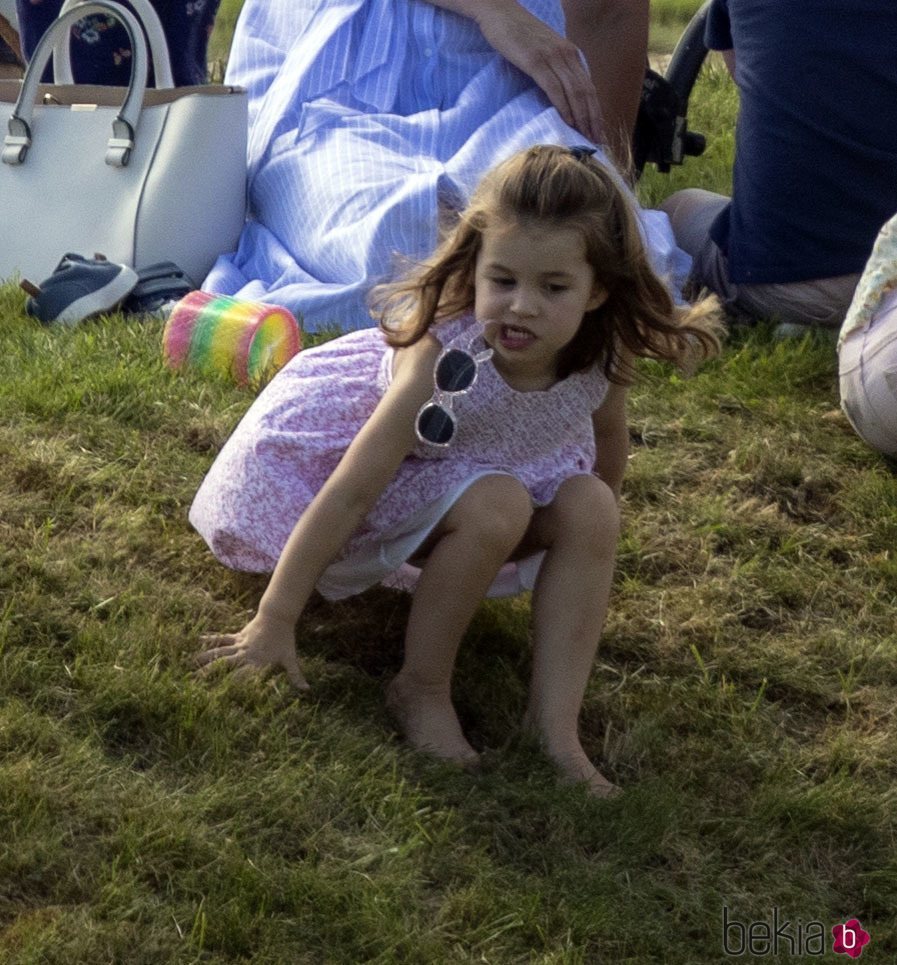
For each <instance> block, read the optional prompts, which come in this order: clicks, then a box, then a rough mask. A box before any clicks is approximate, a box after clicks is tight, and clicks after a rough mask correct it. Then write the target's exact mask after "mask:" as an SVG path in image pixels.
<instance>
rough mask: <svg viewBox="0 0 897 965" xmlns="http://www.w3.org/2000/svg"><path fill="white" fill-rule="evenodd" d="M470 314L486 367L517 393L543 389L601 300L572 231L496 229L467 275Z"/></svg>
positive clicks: (503, 226) (602, 294)
mask: <svg viewBox="0 0 897 965" xmlns="http://www.w3.org/2000/svg"><path fill="white" fill-rule="evenodd" d="M474 284H475V288H476V296H475V301H474V311H475V313H476V317H477V318H478V319H479V320H480V321H481V322H482V323H483V324H484V325H485V327H486V334H485V338H486V341H487V342H488V344H489V345H490V346H491V347H492V349H493V351H494V354H493V357H492V361H493V363H494V365H495V367H496V369H498V371H499V373H500V374H501V375H502V377H503V378H504V379H505V381H506V382H507V383H508V384H509V385H510V386H511V387H512V388H515V389H518V390H520V391H523V392H526V391H536V390H540V389H547V388H550V387H551V386H552V385H554V383H555V382H556V381H557V368H558V364H557V363H558V356H559V354H560V352H561V350H562V349H563V348H564V347H565V346H566V345H567V344H568V343H569V342H570V340H571V339H572V338H573V336H574V335H576V333H577V331H578V330H579V326H580V324H581V323H582V317H583V315H584V314H585V312H587V311H591V310H592V309H594V308H597V307H598V306H599V305H601V304H602V303H603V302H604V300H605V299H606V297H607V293H606V292H605V290H604V289H603V288H602V287H601V286H600V285H599V284H598V283H597V282H596V281H595V273H594V272H593V271H592V267H591V265H589V263H588V262H587V261H586V246H585V240H584V239H583V237H582V235H581V234H580V233H579V232H578V231H576V230H574V229H572V228H548V227H542V226H539V225H526V224H523V225H522V224H498V225H495V226H494V227H491V228H488V229H487V230H485V231H484V232H483V237H482V244H481V246H480V252H479V255H478V256H477V263H476V273H475V275H474Z"/></svg>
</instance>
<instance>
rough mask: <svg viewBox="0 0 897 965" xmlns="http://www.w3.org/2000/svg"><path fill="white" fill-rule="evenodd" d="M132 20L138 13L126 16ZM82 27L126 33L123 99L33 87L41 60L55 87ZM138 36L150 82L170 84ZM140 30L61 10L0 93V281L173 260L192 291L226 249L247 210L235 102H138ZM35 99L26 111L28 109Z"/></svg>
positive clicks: (153, 38)
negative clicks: (79, 263) (71, 267)
mask: <svg viewBox="0 0 897 965" xmlns="http://www.w3.org/2000/svg"><path fill="white" fill-rule="evenodd" d="M138 9H140V4H139V3H138ZM93 14H112V15H114V16H115V17H116V18H117V19H118V20H120V21H121V22H122V24H124V26H125V28H126V29H127V31H128V34H129V38H130V43H131V51H132V65H131V82H130V85H129V87H128V88H121V87H100V86H91V85H84V84H72V83H64V84H58V83H57V84H40V83H39V81H40V77H41V75H42V74H43V72H44V69H45V67H46V65H47V63H48V61H49V59H50V57H51V55H53V53H54V47H55V48H56V49H57V50H59V54H58V55H57V56H58V57H59V59H58V60H57V61H56V64H55V67H56V71H57V76H59V73H60V71H61V73H62V76H65V77H66V78H67V79H68V78H70V76H71V70H70V67H69V58H68V39H69V32H70V30H71V27H72V25H73V24H74V23H76V22H77V21H78V20H80V19H82V18H83V17H85V16H88V15H93ZM156 26H157V25H155V24H151V25H150V29H149V30H148V36H149V38H150V42H151V49H152V56H153V64H154V70H155V73H156V77H157V78H160V83H162V84H164V83H166V82H167V83H169V84H170V83H171V69H170V66H169V58H168V49H167V46H166V45H165V43H164V34H162V33H161V29H154V27H156ZM147 63H148V54H147V46H146V41H145V39H144V34H143V30H142V29H141V26H140V23H139V21H138V20H137V19H136V18H135V17H134V15H133V14H132V13H131V12H130V11H129V10H127V9H126V8H124V7H122V6H120V5H119V4H116V3H114V2H112V0H88V2H86V3H76V4H74V5H71V6H68V5H67V9H65V10H64V11H63V12H62V13H60V16H59V17H58V19H57V20H55V21H54V22H53V24H52V25H51V27H50V28H49V29H48V30H47V32H46V33H45V34H44V36H43V37H42V38H41V40H40V42H39V44H38V46H37V48H36V49H35V51H34V55H33V57H32V58H31V62H30V64H29V65H28V70H27V71H26V74H25V78H24V80H21V81H0V134H2V132H3V129H4V128H5V129H6V130H7V131H8V133H7V134H6V137H5V139H4V141H3V144H2V163H0V279H6V278H9V277H11V276H12V275H14V274H16V273H18V274H21V275H22V276H24V277H28V278H30V279H32V280H37V281H40V280H42V279H43V278H45V277H47V276H48V275H49V274H51V273H52V271H53V269H54V268H55V267H56V265H57V263H58V262H59V259H60V258H61V257H62V255H63V254H65V253H66V252H75V253H77V254H82V255H87V256H91V255H93V254H94V253H95V252H101V253H102V254H104V255H105V256H106V257H107V258H108V259H109V260H110V261H117V262H121V263H123V264H127V265H130V266H132V267H134V268H138V269H139V268H143V267H146V266H148V265H151V264H153V263H155V262H159V261H173V262H174V263H175V264H176V265H178V266H179V267H180V268H182V269H183V270H184V271H185V272H186V273H187V274H188V275H189V276H190V278H191V279H192V280H193V281H194V282H195V283H196V285H197V286H198V285H200V284H201V283H202V281H203V279H204V278H205V276H206V274H207V273H208V271H209V269H210V268H211V266H212V264H213V262H214V261H215V258H216V257H217V256H218V255H219V254H221V253H222V252H227V251H231V250H233V249H234V248H235V247H236V243H237V239H238V238H239V235H240V230H241V229H242V226H243V221H244V217H245V209H246V137H247V100H246V92H245V91H244V90H242V89H241V88H235V87H227V86H220V85H204V86H201V87H157V88H155V89H152V88H150V89H147V87H146V75H147ZM38 97H39V103H37V104H36V103H35V100H37V99H38Z"/></svg>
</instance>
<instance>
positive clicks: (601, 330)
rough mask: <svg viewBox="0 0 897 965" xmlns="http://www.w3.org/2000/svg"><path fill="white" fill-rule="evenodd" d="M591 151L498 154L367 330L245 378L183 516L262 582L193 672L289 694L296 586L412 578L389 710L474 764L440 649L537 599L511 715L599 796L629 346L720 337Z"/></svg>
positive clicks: (451, 653) (662, 352) (664, 352)
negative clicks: (225, 674) (200, 669)
mask: <svg viewBox="0 0 897 965" xmlns="http://www.w3.org/2000/svg"><path fill="white" fill-rule="evenodd" d="M590 153H591V152H590V151H589V150H588V149H578V148H573V149H568V148H561V147H551V146H542V147H535V148H531V149H530V150H527V151H525V152H522V153H520V154H516V155H514V156H513V157H511V158H510V159H509V160H507V161H505V162H504V163H502V164H501V165H499V166H498V167H497V168H496V169H494V170H493V171H492V172H491V173H489V174H488V175H486V177H485V178H484V179H483V181H482V183H481V184H480V186H479V187H478V188H477V190H476V192H475V193H474V196H473V198H472V200H471V202H470V205H469V206H468V208H467V210H466V211H464V212H463V214H462V215H461V217H460V222H459V224H458V225H457V227H456V228H455V229H454V230H453V231H452V232H451V234H450V235H449V236H448V237H447V239H446V240H445V241H444V243H443V244H442V245H441V246H440V248H439V249H438V250H437V252H436V254H435V255H434V256H433V258H432V259H431V260H430V261H429V262H428V263H426V264H425V265H424V266H422V268H420V269H419V270H417V271H416V272H414V273H413V274H412V275H411V276H410V277H409V278H408V279H406V280H405V281H402V282H400V283H398V284H395V285H392V286H390V287H388V288H386V289H385V290H382V291H381V292H380V293H379V299H378V302H379V305H380V308H381V310H382V313H383V314H382V319H381V329H380V330H379V331H378V330H377V329H369V330H363V331H359V332H353V333H351V334H349V335H345V336H343V337H341V338H338V339H336V340H334V341H332V342H328V343H326V344H324V345H321V346H319V347H317V348H314V349H311V350H308V351H305V352H302V353H300V354H299V355H298V356H296V357H295V358H294V359H293V361H292V362H290V363H289V364H288V365H287V366H286V367H285V368H284V369H283V370H282V371H281V372H280V373H279V374H278V375H277V376H276V377H275V378H274V379H273V380H272V382H271V383H270V384H269V385H268V387H267V388H266V389H265V390H264V391H263V392H262V394H261V395H260V396H259V398H258V399H257V400H256V402H255V403H254V405H253V406H252V407H251V408H250V410H249V411H248V412H247V414H246V416H245V417H244V419H243V421H242V422H241V423H240V425H239V426H238V428H237V430H236V431H235V433H234V435H233V436H232V437H231V438H230V439H229V441H228V442H227V444H226V445H225V447H224V448H223V449H222V451H221V453H220V455H219V456H218V459H217V460H216V462H215V464H214V465H213V466H212V469H211V470H210V472H209V474H208V476H207V477H206V479H205V481H204V482H203V484H202V486H201V488H200V490H199V492H198V493H197V496H196V499H195V501H194V503H193V507H192V509H191V513H190V519H191V521H192V523H193V525H194V526H195V527H196V528H197V529H198V530H199V532H200V533H201V534H202V535H203V537H204V538H205V539H206V541H207V542H208V543H209V545H210V546H211V548H212V550H213V552H214V553H215V555H216V556H217V557H218V558H219V559H220V560H221V561H222V562H223V563H225V564H226V565H228V566H231V567H234V568H236V569H241V570H252V571H261V572H267V571H271V570H273V576H272V578H271V581H270V583H269V585H268V588H267V590H266V591H265V593H264V595H263V596H262V599H261V602H260V604H259V608H258V612H257V614H256V615H255V617H254V618H253V619H252V620H251V621H250V622H249V623H248V624H247V625H246V626H245V627H244V628H243V629H242V630H240V631H239V632H238V633H235V634H221V635H214V636H211V637H208V638H206V643H207V645H208V649H206V650H205V652H204V653H202V654H201V655H200V658H199V660H200V663H201V664H204V665H208V664H210V663H212V662H213V661H219V660H222V661H225V662H227V663H229V664H232V665H248V666H251V667H257V668H265V667H280V668H282V669H284V670H285V671H286V673H287V674H288V676H289V678H290V680H292V682H293V683H294V684H295V685H296V686H297V687H301V688H306V687H307V686H308V685H307V683H306V681H305V678H304V677H303V675H302V671H301V670H300V668H299V664H298V661H297V658H296V653H295V646H294V629H295V624H296V621H297V619H298V618H299V616H300V614H301V613H302V610H303V608H304V606H305V604H306V602H307V600H308V598H309V596H310V594H311V592H312V590H314V589H317V590H319V591H320V592H321V593H322V594H323V595H324V596H325V597H328V598H330V599H338V598H340V597H344V596H348V595H351V594H354V593H359V592H361V591H362V590H364V589H366V588H367V587H369V586H371V585H373V584H375V583H377V582H380V581H386V580H389V581H391V582H392V583H393V585H395V584H396V583H398V584H399V585H403V586H405V587H406V588H408V587H410V586H411V585H412V584H416V585H414V600H413V603H412V607H411V612H410V616H409V621H408V628H407V632H406V637H405V654H404V662H403V664H402V667H401V669H400V671H399V673H398V675H397V676H396V678H395V679H394V680H393V681H392V682H391V683H390V685H389V688H388V692H387V704H388V706H389V709H390V710H391V712H392V714H393V716H394V717H395V719H396V721H397V722H398V724H399V727H400V728H401V730H402V731H403V733H404V735H405V737H406V738H407V740H408V741H409V742H410V743H411V744H412V745H413V746H414V747H416V748H418V749H421V750H425V751H427V752H429V753H432V754H434V755H437V756H439V757H442V758H448V759H452V760H456V761H459V762H461V763H472V762H474V761H475V760H476V758H477V752H476V751H475V750H474V749H473V747H471V745H470V744H469V743H468V742H467V740H466V739H465V737H464V735H463V733H462V730H461V726H460V723H459V721H458V718H457V716H456V714H455V710H454V708H453V706H452V702H451V696H450V689H451V677H452V668H453V666H454V663H455V656H456V654H457V651H458V647H459V645H460V643H461V640H462V637H463V635H464V632H465V630H466V629H467V626H468V624H469V623H470V621H471V619H472V617H473V615H474V611H475V610H476V608H477V605H478V604H479V602H480V600H482V599H483V597H484V596H486V595H488V594H490V593H492V594H496V593H508V592H511V593H514V592H518V591H520V590H522V589H533V591H534V592H533V599H532V619H533V670H532V683H531V692H530V698H529V705H528V708H527V711H526V718H525V722H526V724H527V726H528V727H530V728H531V729H533V730H534V731H535V732H536V733H537V734H538V735H539V737H540V738H541V740H542V743H543V746H544V748H545V751H546V753H547V754H548V756H549V757H550V758H551V759H552V760H553V761H554V762H555V763H556V764H557V766H558V767H559V769H560V771H561V773H562V774H563V775H564V776H565V777H566V778H568V779H572V780H574V781H585V782H588V786H589V787H590V789H591V790H593V791H594V792H595V793H596V794H599V795H601V794H607V793H609V792H611V791H612V790H613V785H611V784H610V782H609V781H607V780H606V779H605V778H604V777H603V776H602V775H601V774H600V773H599V772H598V771H597V770H596V768H595V766H594V765H593V764H592V763H591V761H589V759H588V758H587V756H586V754H585V752H584V751H583V749H582V747H581V745H580V742H579V737H578V732H577V721H578V716H579V709H580V705H581V703H582V699H583V695H584V692H585V688H586V683H587V681H588V677H589V673H590V669H591V666H592V661H593V658H594V655H595V650H596V648H597V645H598V638H599V635H600V632H601V627H602V624H603V622H604V617H605V612H606V610H607V603H608V596H609V593H610V588H611V580H612V575H613V564H614V555H615V550H616V543H617V536H618V533H619V510H618V500H619V496H620V485H621V482H622V478H623V471H624V468H625V465H626V458H627V446H628V433H627V426H626V415H625V399H626V389H627V384H628V383H629V380H630V377H631V374H632V373H631V360H632V358H633V356H651V357H655V358H664V359H670V360H673V361H676V362H680V363H684V362H685V361H686V360H687V359H690V360H692V361H693V360H694V357H695V356H696V355H697V356H698V357H700V356H708V355H710V354H713V353H714V352H715V351H716V350H717V349H718V342H717V337H716V334H715V333H716V330H717V329H716V321H715V317H714V315H713V314H712V310H711V307H710V306H708V305H702V306H700V307H699V308H696V309H687V310H686V309H679V308H676V307H674V305H673V303H672V301H671V298H670V295H669V294H668V292H667V289H666V288H665V287H664V285H663V284H662V283H661V282H660V281H659V280H658V279H657V277H656V276H655V275H654V273H653V272H652V270H651V268H650V267H649V265H648V261H647V258H646V253H645V249H644V247H643V243H642V238H641V235H640V231H639V226H638V222H637V218H636V215H635V212H634V209H633V205H632V202H631V201H630V198H629V196H628V194H627V193H626V192H625V189H623V188H622V187H621V185H620V183H619V181H618V179H617V178H616V176H615V175H613V174H611V173H610V172H609V171H608V170H606V169H605V168H604V167H603V166H601V165H600V164H598V163H597V162H596V161H595V160H594V159H593V158H591V157H590ZM507 561H512V562H511V563H510V564H509V565H507V566H503V564H505V563H506V562H507Z"/></svg>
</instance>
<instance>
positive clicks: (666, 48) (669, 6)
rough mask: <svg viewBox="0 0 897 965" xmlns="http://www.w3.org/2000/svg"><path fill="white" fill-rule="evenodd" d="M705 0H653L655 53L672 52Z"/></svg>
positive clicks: (651, 43) (652, 45) (652, 17)
mask: <svg viewBox="0 0 897 965" xmlns="http://www.w3.org/2000/svg"><path fill="white" fill-rule="evenodd" d="M702 2H703V0H652V2H651V33H650V48H651V51H652V52H653V53H658V54H666V53H670V52H671V51H672V49H673V48H674V47H675V46H676V41H677V40H678V39H679V36H680V35H681V33H682V31H683V29H684V28H685V27H686V25H687V24H688V21H689V20H691V18H692V16H693V15H694V14H695V13H696V12H697V11H698V8H699V7H700V6H701V4H702Z"/></svg>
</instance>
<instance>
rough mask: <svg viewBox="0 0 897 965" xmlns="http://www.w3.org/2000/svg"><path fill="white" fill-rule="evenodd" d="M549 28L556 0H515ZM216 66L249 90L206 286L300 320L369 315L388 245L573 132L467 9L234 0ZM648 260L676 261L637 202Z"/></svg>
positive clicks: (432, 239)
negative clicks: (240, 215) (223, 239)
mask: <svg viewBox="0 0 897 965" xmlns="http://www.w3.org/2000/svg"><path fill="white" fill-rule="evenodd" d="M523 3H524V6H526V7H527V8H528V9H529V10H530V11H531V12H532V13H533V14H535V15H536V16H538V17H539V18H541V19H542V20H543V21H544V22H545V23H547V24H548V25H549V26H551V27H552V28H554V29H555V30H556V31H558V32H559V33H563V30H564V22H563V14H562V12H561V5H560V0H523ZM226 81H227V82H228V83H231V84H237V85H240V86H243V87H245V88H247V90H248V92H249V128H250V130H249V205H250V218H249V220H248V222H247V224H246V226H245V228H244V231H243V233H242V236H241V238H240V242H239V246H238V249H237V251H236V252H232V253H227V254H225V255H222V257H220V258H219V259H218V261H217V262H216V264H215V265H214V267H213V268H212V271H211V273H210V274H209V276H208V278H207V279H206V281H205V284H204V285H203V288H205V289H206V290H207V291H214V292H218V293H222V294H229V295H236V296H237V297H241V298H247V299H260V300H264V301H269V302H275V303H277V304H280V305H284V306H286V307H288V308H290V309H291V310H292V311H293V312H294V313H296V314H297V315H300V316H301V317H302V324H303V327H304V328H305V330H306V331H315V330H317V329H320V328H322V327H330V326H335V327H337V328H339V329H341V330H344V331H349V330H354V329H358V328H365V327H368V326H370V325H371V324H373V321H372V319H371V316H370V313H369V311H368V309H367V307H366V296H367V294H368V292H369V290H370V288H371V287H372V285H374V284H376V283H377V282H378V281H382V280H385V279H386V278H387V277H389V276H390V273H391V272H394V271H395V267H396V253H401V254H403V255H407V256H410V257H412V258H414V257H422V256H424V255H426V254H428V253H429V252H430V251H431V250H432V249H433V248H434V246H435V244H436V240H437V220H438V219H437V215H438V212H439V211H440V209H441V208H443V209H449V210H451V209H453V208H454V209H457V208H459V207H461V206H463V205H464V203H465V201H466V199H467V198H468V197H469V195H470V192H471V190H472V189H473V187H474V186H475V185H476V183H477V181H478V180H479V179H480V177H481V176H482V174H483V173H484V172H485V171H486V170H488V169H489V168H490V167H492V166H493V165H494V164H496V163H498V162H499V161H501V160H503V159H504V158H505V157H507V156H508V155H510V154H512V153H514V152H515V151H518V150H520V149H522V148H525V147H529V146H531V145H533V144H540V143H554V144H566V145H574V144H582V143H584V138H583V136H582V135H581V134H579V133H578V132H577V131H575V130H574V129H573V128H571V127H569V126H568V125H567V124H565V123H564V122H563V120H562V119H561V117H560V115H559V114H558V113H557V111H555V110H554V108H552V107H551V105H550V104H549V102H548V100H547V98H546V96H545V95H544V94H543V93H542V91H541V90H539V89H538V88H537V87H536V86H535V85H534V84H533V82H532V81H531V80H530V78H529V77H527V76H526V75H525V74H524V73H522V72H521V71H519V70H517V68H515V67H513V66H512V65H510V64H509V63H508V62H507V61H506V60H504V59H503V58H502V57H501V56H499V55H498V54H497V53H496V52H495V51H494V50H493V49H492V48H491V47H490V46H489V44H488V43H487V42H486V41H485V39H484V38H483V36H482V34H481V32H480V30H479V28H478V27H477V26H476V24H475V23H474V22H473V21H472V20H470V19H468V18H466V17H462V16H459V15H456V14H453V13H450V12H447V11H445V10H442V9H441V8H438V7H436V6H434V5H432V4H431V3H428V2H426V0H246V3H245V4H244V6H243V10H242V13H241V15H240V19H239V22H238V24H237V28H236V32H235V36H234V42H233V47H232V51H231V57H230V60H229V63H228V69H227V76H226ZM645 226H646V233H647V237H648V242H649V248H650V250H651V254H652V257H653V258H654V261H655V267H656V268H657V269H658V271H659V273H661V274H666V275H669V276H670V277H672V278H673V279H674V280H681V278H682V277H683V276H684V272H686V271H687V269H688V267H689V264H688V259H687V256H686V255H685V254H684V253H682V252H680V251H678V249H676V247H675V244H674V242H673V241H672V233H671V232H670V230H669V226H668V223H667V222H666V220H665V216H664V215H661V214H660V213H658V212H651V213H646V215H645Z"/></svg>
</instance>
